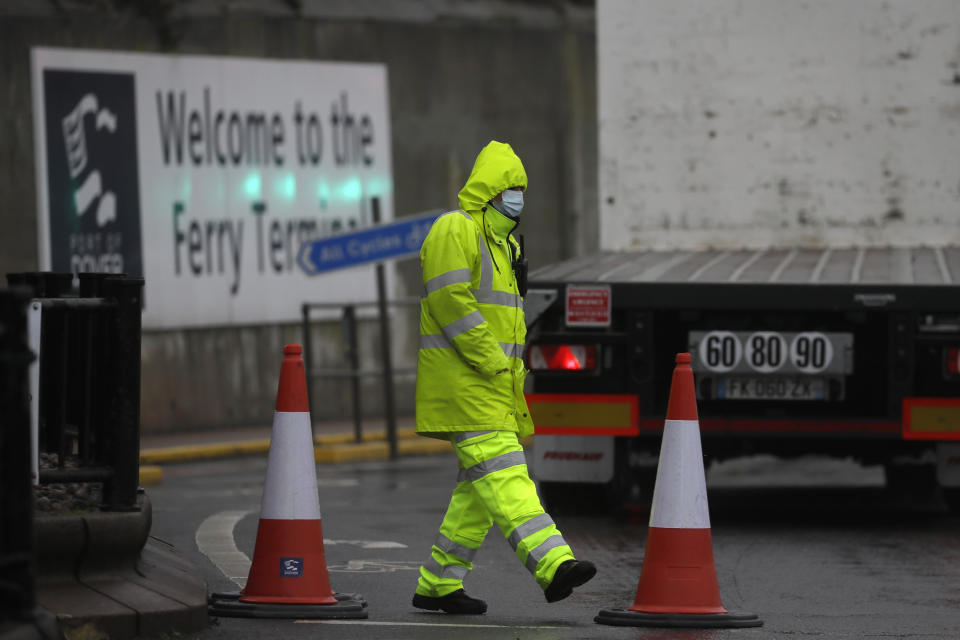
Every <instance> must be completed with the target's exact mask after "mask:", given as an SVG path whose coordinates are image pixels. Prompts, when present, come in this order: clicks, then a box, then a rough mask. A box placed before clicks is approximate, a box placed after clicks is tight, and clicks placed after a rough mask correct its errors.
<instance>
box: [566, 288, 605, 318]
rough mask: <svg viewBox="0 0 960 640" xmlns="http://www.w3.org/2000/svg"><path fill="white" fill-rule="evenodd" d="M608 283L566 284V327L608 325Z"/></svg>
mask: <svg viewBox="0 0 960 640" xmlns="http://www.w3.org/2000/svg"><path fill="white" fill-rule="evenodd" d="M611 307H612V303H611V296H610V286H609V285H576V284H571V285H567V326H568V327H609V326H610V309H611Z"/></svg>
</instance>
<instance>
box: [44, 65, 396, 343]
mask: <svg viewBox="0 0 960 640" xmlns="http://www.w3.org/2000/svg"><path fill="white" fill-rule="evenodd" d="M33 95H34V115H35V133H36V135H35V139H36V158H37V198H38V205H39V206H38V209H39V212H38V221H39V222H38V240H39V252H40V263H41V265H40V266H41V269H45V270H46V269H49V270H54V271H73V272H84V271H100V272H103V271H108V272H116V273H127V274H129V275H142V276H144V277H145V280H146V287H145V299H146V306H145V309H144V326H145V327H148V328H174V327H188V326H204V325H221V324H252V323H269V322H284V321H291V320H295V319H297V318H298V317H299V307H300V303H301V302H303V301H312V302H318V301H338V302H339V301H343V302H348V301H361V300H370V299H372V298H373V296H374V295H375V279H374V275H373V267H372V266H360V267H354V268H349V269H344V270H341V271H336V272H331V273H328V274H323V275H320V276H316V277H309V276H308V275H307V274H306V273H304V272H303V270H302V269H301V267H300V266H299V265H298V264H297V255H298V253H299V250H300V246H301V245H302V244H304V243H307V242H310V241H312V240H316V239H318V238H323V237H326V236H328V235H336V234H339V233H342V232H344V231H348V230H351V229H360V228H363V227H366V226H368V225H370V224H371V223H372V222H373V220H372V212H373V211H374V209H376V210H377V211H378V212H379V219H380V221H381V222H389V221H391V220H392V219H393V184H392V170H391V148H390V119H389V110H388V104H387V72H386V68H385V66H384V65H378V64H354V63H327V62H307V61H275V60H257V59H244V58H222V57H200V56H170V55H146V54H133V53H128V52H104V51H89V50H70V49H49V48H36V49H34V50H33ZM388 273H389V274H390V275H391V277H392V270H388Z"/></svg>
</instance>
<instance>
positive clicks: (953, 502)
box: [941, 487, 960, 513]
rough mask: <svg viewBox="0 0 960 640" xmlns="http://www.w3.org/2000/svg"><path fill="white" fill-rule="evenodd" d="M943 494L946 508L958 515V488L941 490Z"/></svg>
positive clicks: (959, 499)
mask: <svg viewBox="0 0 960 640" xmlns="http://www.w3.org/2000/svg"><path fill="white" fill-rule="evenodd" d="M941 491H942V493H943V501H944V502H946V503H947V506H948V507H950V511H953V512H954V513H960V488H957V487H951V488H949V489H947V488H944V489H941Z"/></svg>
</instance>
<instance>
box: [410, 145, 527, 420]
mask: <svg viewBox="0 0 960 640" xmlns="http://www.w3.org/2000/svg"><path fill="white" fill-rule="evenodd" d="M512 187H523V188H524V189H526V187H527V174H526V171H524V169H523V164H522V163H521V162H520V158H518V157H517V155H516V154H515V153H514V152H513V149H511V148H510V145H508V144H504V143H501V142H496V141H493V142H490V143H489V144H488V145H487V146H486V147H484V148H483V150H482V151H481V152H480V154H479V155H478V156H477V160H476V163H475V164H474V167H473V171H472V172H471V173H470V177H469V178H468V179H467V183H466V185H465V186H464V187H463V189H461V191H460V194H459V202H460V210H458V211H452V212H450V213H446V214H444V215H442V216H441V217H440V218H438V219H437V221H436V222H434V224H433V226H432V227H431V229H430V232H429V233H428V234H427V237H426V239H425V240H424V242H423V246H422V248H421V249H420V269H421V274H422V276H423V286H424V291H423V297H422V298H421V301H420V349H419V352H418V355H417V398H416V400H417V433H419V434H421V435H425V436H432V437H445V436H444V433H446V432H452V431H514V432H516V433H517V434H518V436H519V437H524V436H527V435H530V434H532V433H533V421H532V420H531V419H530V410H529V409H528V408H527V402H526V399H525V398H524V395H523V382H524V379H525V378H526V375H527V369H526V367H525V366H524V364H523V348H524V343H525V340H526V336H527V328H526V323H525V321H524V317H523V299H522V298H521V297H520V294H519V291H518V289H517V280H516V277H515V275H514V273H513V268H512V263H513V260H514V259H515V258H519V254H520V246H519V244H518V243H517V242H516V240H514V238H513V236H511V235H510V233H511V231H513V229H514V227H515V226H516V223H515V222H514V221H513V220H511V219H510V218H508V217H506V216H504V215H503V214H501V213H500V212H499V211H497V210H496V209H494V208H493V207H491V206H489V205H487V202H489V201H490V200H491V199H492V198H494V197H496V195H497V194H498V193H500V192H502V191H504V190H505V189H509V188H512ZM503 370H506V371H503ZM498 372H501V373H498Z"/></svg>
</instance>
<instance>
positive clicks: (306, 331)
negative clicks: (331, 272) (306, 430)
mask: <svg viewBox="0 0 960 640" xmlns="http://www.w3.org/2000/svg"><path fill="white" fill-rule="evenodd" d="M300 312H301V315H302V316H303V324H302V328H301V332H302V333H303V336H302V338H301V339H302V340H303V370H304V371H303V372H304V375H305V376H306V377H307V407H308V408H309V409H310V433H311V435H315V434H313V348H312V344H313V343H312V342H311V340H310V304H309V303H308V302H304V303H303V304H302V305H300Z"/></svg>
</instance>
